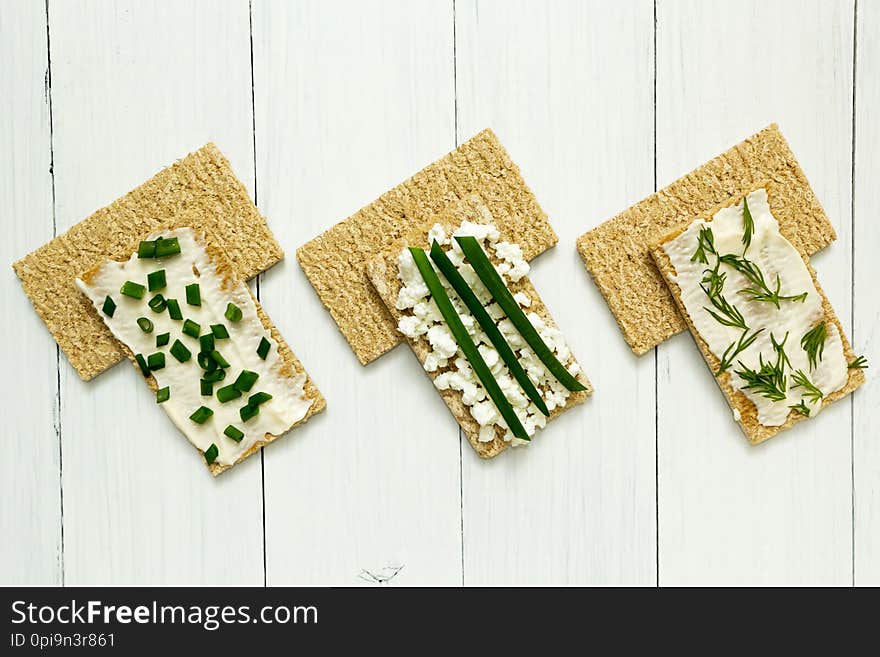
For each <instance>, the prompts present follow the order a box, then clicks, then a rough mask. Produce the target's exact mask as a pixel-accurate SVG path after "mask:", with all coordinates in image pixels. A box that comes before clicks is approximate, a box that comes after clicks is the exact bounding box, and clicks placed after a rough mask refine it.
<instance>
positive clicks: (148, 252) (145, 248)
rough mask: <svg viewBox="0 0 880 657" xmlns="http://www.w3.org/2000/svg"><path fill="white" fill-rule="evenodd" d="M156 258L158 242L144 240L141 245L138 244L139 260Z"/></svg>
mask: <svg viewBox="0 0 880 657" xmlns="http://www.w3.org/2000/svg"><path fill="white" fill-rule="evenodd" d="M155 257H156V242H154V241H149V242H148V241H145V240H142V241H141V243H140V244H138V258H155Z"/></svg>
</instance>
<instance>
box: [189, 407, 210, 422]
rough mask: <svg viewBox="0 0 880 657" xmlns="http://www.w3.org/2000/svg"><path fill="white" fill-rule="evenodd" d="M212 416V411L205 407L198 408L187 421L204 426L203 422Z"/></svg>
mask: <svg viewBox="0 0 880 657" xmlns="http://www.w3.org/2000/svg"><path fill="white" fill-rule="evenodd" d="M212 415H214V411H212V410H211V409H210V408H208V407H207V406H199V407H198V408H197V409H196V411H195V412H194V413H193V414H192V415H190V416H189V419H190V420H192V421H193V422H195V423H196V424H204V423H205V420H207V419H208V418H209V417H211V416H212Z"/></svg>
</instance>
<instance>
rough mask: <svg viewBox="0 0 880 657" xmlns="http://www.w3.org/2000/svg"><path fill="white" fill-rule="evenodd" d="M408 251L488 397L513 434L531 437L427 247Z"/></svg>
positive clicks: (518, 436) (412, 248)
mask: <svg viewBox="0 0 880 657" xmlns="http://www.w3.org/2000/svg"><path fill="white" fill-rule="evenodd" d="M409 251H410V253H412V257H413V260H415V263H416V267H418V270H419V273H420V274H421V275H422V279H423V280H424V281H425V285H426V286H427V287H428V291H429V292H430V293H431V296H432V297H433V298H434V301H435V302H436V303H437V307H438V308H439V309H440V314H441V315H443V319H445V320H446V325H447V326H448V327H449V330H450V331H451V332H452V335H453V337H454V338H455V341H456V342H457V343H458V346H459V347H461V350H462V352H464V355H465V358H467V359H468V362H470V364H471V367H473V368H474V372H476V374H477V376H478V377H479V379H480V382H481V383H482V384H483V387H484V388H485V389H486V392H487V393H489V397H490V398H491V399H492V401H493V402H494V403H495V407H496V408H497V409H498V412H499V413H501V416H502V417H503V418H504V421H505V422H507V426H508V427H509V428H510V431H511V432H512V433H513V435H514V436H516V437H517V438H519V439H521V440H531V439H530V438H529V434H528V433H526V430H525V429H524V428H523V425H522V423H521V422H520V421H519V417H517V415H516V413H515V412H514V410H513V406H511V405H510V402H509V401H507V397H505V396H504V393H503V392H502V391H501V387H500V386H499V385H498V381H496V380H495V377H494V376H492V372H491V370H490V369H489V366H488V365H486V361H485V360H483V356H482V355H481V354H480V352H479V351H478V350H477V346H476V345H475V344H474V341H473V340H472V339H471V336H470V335H469V334H468V332H467V329H466V328H465V327H464V324H462V323H461V318H460V317H459V316H458V313H457V312H455V307H454V306H453V305H452V302H451V301H450V300H449V297H448V296H447V295H446V290H445V289H444V288H443V284H442V283H441V282H440V278H439V277H438V276H437V272H435V271H434V268H433V267H432V266H431V263H430V261H429V260H428V256H427V255H425V252H424V250H422V249H418V248H415V247H410V250H409Z"/></svg>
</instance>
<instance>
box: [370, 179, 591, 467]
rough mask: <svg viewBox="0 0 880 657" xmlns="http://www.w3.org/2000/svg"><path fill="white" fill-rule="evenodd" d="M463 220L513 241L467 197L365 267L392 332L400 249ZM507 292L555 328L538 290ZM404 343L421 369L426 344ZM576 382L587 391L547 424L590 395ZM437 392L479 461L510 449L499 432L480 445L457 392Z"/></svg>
mask: <svg viewBox="0 0 880 657" xmlns="http://www.w3.org/2000/svg"><path fill="white" fill-rule="evenodd" d="M466 220H467V221H471V222H473V223H495V225H496V226H497V227H498V228H499V231H500V232H501V239H502V240H507V241H515V239H513V238H511V236H510V234H509V233H506V232H505V229H504V227H505V226H506V225H507V224H506V223H505V222H504V220H503V218H500V217H498V216H497V215H493V214H491V213H490V211H489V209H488V205H487V204H486V203H485V202H484V201H483V199H482V198H481V197H480V196H479V195H476V194H474V195H469V196H467V197H465V198H464V199H462V200H460V201H456V202H453V203H451V204H450V205H449V206H448V207H447V208H446V209H445V210H444V211H443V212H442V213H440V214H438V215H437V216H434V217H431V218H430V219H428V220H425V221H423V222H422V225H420V226H418V227H414V228H413V230H411V231H410V232H409V233H407V235H406V236H405V237H404V238H403V239H399V240H398V241H397V242H395V243H394V244H393V245H391V246H390V248H389V249H388V250H387V251H385V252H383V253H381V254H379V255H377V256H375V257H374V258H373V259H372V260H370V261H369V262H368V263H367V273H368V275H369V279H370V281H371V282H372V284H373V286H374V288H375V289H376V292H377V293H378V295H379V298H381V299H382V302H383V303H384V304H385V307H386V308H387V310H388V312H389V313H390V316H391V317H392V318H393V324H394V327H395V328H394V330H395V331H397V322H398V320H399V319H400V317H401V316H402V314H403V313H401V312H400V311H399V310H397V309H396V307H395V305H396V302H397V295H398V293H399V292H400V288H401V282H400V279H399V278H398V266H397V256H398V254H399V253H400V251H401V249H403V248H405V247H406V246H408V245H413V246H422V247H424V246H426V245H427V243H428V231H429V229H430V228H431V227H432V226H433V225H434V224H435V223H439V224H441V225H442V226H443V227H444V228H446V229H447V231H451V230H454V229H455V228H456V227H458V226H459V225H460V224H461V223H462V222H463V221H466ZM509 289H510V291H511V292H512V293H514V294H515V293H516V292H524V293H525V294H527V295H528V296H529V297H530V299H531V300H532V303H531V305H530V306H529V311H531V312H536V313H537V314H538V315H539V316H540V317H541V319H543V320H544V321H545V322H546V323H547V324H548V325H552V326H555V325H556V324H555V322H554V321H553V318H552V317H551V316H550V312H549V311H548V310H547V308H546V306H545V305H544V303H543V302H542V301H541V297H540V296H539V295H538V292H537V290H536V289H535V288H534V286H533V285H532V283H531V282H530V281H529V279H528V277H525V278H522V279H521V280H520V281H519V282H516V283H511V284H510V285H509ZM407 342H408V343H409V346H410V347H411V348H412V350H413V352H414V353H415V355H416V357H417V358H418V359H419V362H420V363H421V364H422V365H424V363H425V358H426V356H427V355H428V353H429V351H430V347H429V346H428V345H427V344H426V341H425V340H423V339H421V338H419V339H417V340H412V339H407ZM441 371H443V370H437V371H435V372H426V374H427V375H428V376H429V377H430V378H431V380H432V381H433V380H434V379H435V378H436V377H437V376H438V375H439V374H440V373H441ZM577 379H578V380H579V381H580V382H581V383H582V384H584V385H585V386H586V387H587V390H585V391H580V392H572V393H571V394H570V396H569V397H568V399H567V400H566V404H565V406H564V407H562V408H556V409H554V410H553V411H551V413H550V417H549V418H548V419H549V420H552V419H553V418H555V417H557V416H558V415H559V414H560V413H563V412H564V411H566V410H568V409H569V408H571V407H572V406H575V405H577V404H581V403H583V402H584V401H585V400H586V399H587V397H589V396H590V395H591V394H592V392H593V388H592V386H591V385H590V382H589V380H588V379H587V377H586V375H585V374H584V373H583V368H581V372H580V373H579V374H578V376H577ZM438 392H439V393H440V396H441V397H443V401H444V402H445V403H446V405H447V406H448V407H449V410H450V411H452V415H453V416H454V417H455V419H456V420H457V421H458V424H459V425H460V426H461V428H462V431H464V434H465V436H467V439H468V441H469V442H470V444H471V447H473V448H474V451H476V452H477V454H478V455H479V456H480V457H482V458H491V457H493V456H497V455H498V454H500V453H501V452H503V451H504V450H505V449H507V448H508V447H509V446H510V443H508V442H506V441H505V440H504V439H503V437H502V436H501V433H500V431H499V430H496V432H495V433H496V436H495V439H494V440H493V441H491V442H480V441H479V431H480V425H479V424H478V423H477V421H476V420H474V418H473V416H471V414H470V411H469V410H468V407H467V406H466V405H465V404H464V403H462V401H461V398H462V393H461V392H459V391H457V390H438Z"/></svg>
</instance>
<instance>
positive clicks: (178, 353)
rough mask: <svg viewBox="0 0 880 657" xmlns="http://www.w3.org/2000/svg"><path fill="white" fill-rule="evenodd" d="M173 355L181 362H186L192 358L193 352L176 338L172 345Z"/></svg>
mask: <svg viewBox="0 0 880 657" xmlns="http://www.w3.org/2000/svg"><path fill="white" fill-rule="evenodd" d="M171 355H172V356H174V357H175V358H176V359H177V361H178V362H180V363H185V362H186V361H188V360H189V359H190V358H192V352H191V351H190V350H189V349H187V348H186V345H184V344H183V343H182V342H181V341H180V340H175V341H174V344H173V345H171Z"/></svg>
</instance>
